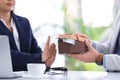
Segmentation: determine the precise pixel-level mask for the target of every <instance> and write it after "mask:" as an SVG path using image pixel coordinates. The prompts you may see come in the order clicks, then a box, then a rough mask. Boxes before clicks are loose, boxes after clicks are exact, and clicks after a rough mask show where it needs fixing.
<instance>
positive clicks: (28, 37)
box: [0, 14, 42, 71]
mask: <svg viewBox="0 0 120 80" xmlns="http://www.w3.org/2000/svg"><path fill="white" fill-rule="evenodd" d="M12 17H13V20H14V21H15V24H16V27H17V31H18V34H19V41H20V51H18V48H17V47H16V43H15V40H14V37H13V34H12V33H11V32H10V31H9V30H8V29H7V27H6V26H5V25H4V24H3V22H2V21H0V35H7V36H8V37H9V42H10V49H11V56H12V64H13V70H14V71H21V70H22V71H23V70H27V67H26V65H27V63H39V62H41V61H42V60H41V53H42V50H41V48H40V47H39V46H38V44H37V41H36V39H35V37H34V36H33V33H32V30H31V26H30V23H29V21H28V19H26V18H24V17H21V16H18V15H15V14H12ZM6 60H7V59H6Z"/></svg>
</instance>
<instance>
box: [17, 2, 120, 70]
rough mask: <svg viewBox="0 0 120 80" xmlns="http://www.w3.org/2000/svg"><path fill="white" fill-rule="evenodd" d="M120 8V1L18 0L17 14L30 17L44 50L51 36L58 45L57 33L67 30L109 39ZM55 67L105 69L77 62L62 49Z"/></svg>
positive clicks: (98, 39) (95, 39) (93, 37)
mask: <svg viewBox="0 0 120 80" xmlns="http://www.w3.org/2000/svg"><path fill="white" fill-rule="evenodd" d="M119 9H120V0H16V7H15V13H16V14H18V15H21V16H24V17H26V18H28V19H29V20H30V22H31V27H32V29H33V33H34V36H35V37H36V39H37V41H38V43H39V46H40V47H41V48H42V49H44V45H45V43H46V39H47V37H48V35H50V36H51V43H53V42H54V43H55V44H56V46H57V45H58V44H57V41H58V39H57V36H58V34H63V33H69V34H72V33H75V32H81V33H85V34H87V35H88V36H89V37H90V39H91V40H93V41H99V42H105V41H106V39H107V38H108V37H109V35H110V31H111V30H112V27H113V24H114V20H115V18H116V15H117V13H118V10H119ZM57 48H58V47H57ZM52 66H66V67H67V68H68V69H69V70H86V71H87V70H89V71H90V70H94V71H102V70H103V67H102V66H98V65H96V64H95V63H84V62H81V61H77V60H75V59H72V58H70V57H67V56H65V55H60V54H59V53H58V52H57V57H56V60H55V62H54V64H53V65H52Z"/></svg>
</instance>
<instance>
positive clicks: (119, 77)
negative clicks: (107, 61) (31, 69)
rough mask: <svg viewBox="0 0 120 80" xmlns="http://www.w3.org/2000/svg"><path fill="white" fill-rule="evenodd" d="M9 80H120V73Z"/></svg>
mask: <svg viewBox="0 0 120 80" xmlns="http://www.w3.org/2000/svg"><path fill="white" fill-rule="evenodd" d="M2 80H3V79H2ZM5 80H6V79H5ZM9 80H120V72H103V71H99V72H98V71H68V75H67V76H66V75H50V76H49V77H47V78H43V79H42V78H25V77H23V78H21V79H9Z"/></svg>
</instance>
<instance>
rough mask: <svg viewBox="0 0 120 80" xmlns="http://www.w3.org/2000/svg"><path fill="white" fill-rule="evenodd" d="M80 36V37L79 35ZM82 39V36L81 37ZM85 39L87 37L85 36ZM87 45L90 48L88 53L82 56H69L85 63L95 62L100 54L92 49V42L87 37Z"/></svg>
mask: <svg viewBox="0 0 120 80" xmlns="http://www.w3.org/2000/svg"><path fill="white" fill-rule="evenodd" d="M78 36H79V35H78ZM79 37H80V36H79ZM84 38H85V36H84ZM85 43H86V45H87V47H88V51H87V52H86V53H82V54H68V56H70V57H72V58H75V59H78V60H80V61H83V62H95V61H96V59H97V57H98V55H99V53H98V52H97V51H96V50H95V49H94V48H93V47H92V42H91V41H90V40H88V38H87V37H86V40H85Z"/></svg>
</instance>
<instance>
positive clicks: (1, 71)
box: [0, 35, 21, 79]
mask: <svg viewBox="0 0 120 80" xmlns="http://www.w3.org/2000/svg"><path fill="white" fill-rule="evenodd" d="M20 77H21V75H18V74H15V73H14V72H13V68H12V60H11V53H10V45H9V38H8V36H5V35H0V79H13V78H20Z"/></svg>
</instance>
